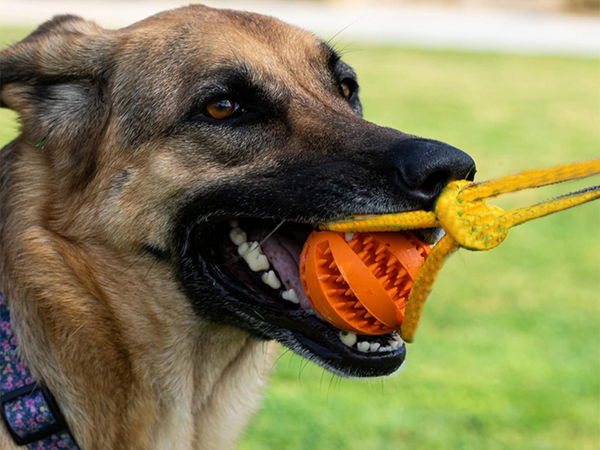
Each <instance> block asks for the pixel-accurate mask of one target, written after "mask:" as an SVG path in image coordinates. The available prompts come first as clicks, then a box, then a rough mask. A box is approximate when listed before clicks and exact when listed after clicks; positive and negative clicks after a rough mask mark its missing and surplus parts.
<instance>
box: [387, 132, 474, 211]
mask: <svg viewBox="0 0 600 450" xmlns="http://www.w3.org/2000/svg"><path fill="white" fill-rule="evenodd" d="M393 159H394V164H395V166H396V167H395V169H396V172H395V180H396V183H397V184H399V185H400V187H402V188H403V189H404V190H406V194H407V195H408V196H409V197H411V199H412V200H415V201H417V202H418V203H419V204H420V205H422V207H423V208H428V207H430V206H431V204H432V203H433V202H434V200H435V199H436V198H437V196H438V195H439V194H440V192H441V191H442V189H443V188H444V186H446V184H448V183H449V182H450V181H454V180H463V179H466V180H469V181H473V178H474V176H475V161H473V159H472V158H471V157H470V156H469V155H467V154H466V153H465V152H463V151H461V150H459V149H457V148H454V147H452V146H450V145H448V144H444V143H443V142H439V141H431V140H426V139H407V140H403V141H401V142H399V143H397V144H396V145H395V146H394V156H393Z"/></svg>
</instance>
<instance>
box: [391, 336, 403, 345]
mask: <svg viewBox="0 0 600 450" xmlns="http://www.w3.org/2000/svg"><path fill="white" fill-rule="evenodd" d="M393 338H394V340H395V341H398V342H399V343H400V344H404V341H403V340H402V338H401V337H400V336H398V335H397V334H395V335H394V336H393Z"/></svg>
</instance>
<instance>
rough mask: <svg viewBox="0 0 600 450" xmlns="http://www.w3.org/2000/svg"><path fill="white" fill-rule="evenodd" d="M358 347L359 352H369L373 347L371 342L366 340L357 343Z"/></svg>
mask: <svg viewBox="0 0 600 450" xmlns="http://www.w3.org/2000/svg"><path fill="white" fill-rule="evenodd" d="M356 348H357V349H358V351H359V352H363V353H367V352H368V351H369V349H370V348H371V344H369V343H368V342H366V341H363V342H359V343H358V344H356Z"/></svg>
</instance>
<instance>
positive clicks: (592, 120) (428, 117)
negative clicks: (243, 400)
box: [0, 28, 600, 450]
mask: <svg viewBox="0 0 600 450" xmlns="http://www.w3.org/2000/svg"><path fill="white" fill-rule="evenodd" d="M28 31H29V30H25V29H7V28H3V29H0V43H1V45H2V46H5V45H6V44H8V43H10V42H14V41H16V40H18V39H20V38H21V37H23V36H25V34H26V33H27V32H28ZM338 47H339V49H340V50H342V53H345V54H344V59H345V60H346V61H347V62H348V63H350V64H351V65H353V66H354V68H355V69H356V71H357V73H358V74H359V82H360V84H361V97H362V101H363V104H364V111H365V118H366V119H368V120H370V121H373V122H376V123H378V124H381V125H385V126H390V127H394V128H398V129H400V130H403V131H405V132H408V133H412V134H416V135H421V136H426V137H430V138H436V139H440V140H443V141H445V142H448V143H450V144H452V145H454V146H456V147H459V148H461V149H463V150H465V151H467V152H468V153H470V154H471V155H472V156H473V157H474V159H475V160H476V161H477V164H478V170H479V172H478V174H477V179H479V180H484V179H488V178H491V177H496V176H501V175H504V174H507V173H510V172H514V171H520V170H526V169H533V168H542V167H549V166H552V165H555V164H561V163H566V162H570V161H575V160H580V159H584V158H592V157H598V156H600V62H599V61H598V60H586V59H576V58H558V57H534V56H510V55H494V54H479V53H478V54H475V53H465V52H440V51H421V50H410V49H402V48H394V47H389V48H384V47H369V46H361V45H360V44H356V43H354V44H351V45H349V46H347V47H344V46H343V45H338ZM0 70H1V68H0ZM16 133H17V127H16V125H15V116H14V115H13V114H12V113H11V112H10V111H7V110H5V109H3V110H1V111H0V144H1V145H4V144H5V143H7V142H8V141H9V140H10V139H12V138H13V137H14V136H15V135H16ZM592 182H595V184H598V183H600V180H599V179H598V177H596V178H595V179H593V180H592V181H590V180H588V181H586V182H577V183H571V184H569V185H567V186H566V187H565V186H560V187H551V188H544V189H542V190H539V191H535V192H526V193H521V194H518V195H512V196H510V197H509V198H508V199H506V200H503V201H500V202H499V204H500V205H501V206H503V207H505V208H510V207H515V206H521V205H525V204H531V203H533V202H536V201H539V200H542V199H544V198H547V197H549V196H552V195H558V194H561V193H564V192H566V191H567V190H574V189H577V188H580V187H583V186H586V185H590V184H591V183H592ZM599 300H600V204H599V203H597V202H596V203H593V204H588V205H584V206H581V207H578V208H576V209H573V210H570V211H566V212H562V213H560V214H558V215H555V216H551V217H547V218H544V219H541V220H539V221H535V222H533V223H529V224H526V225H524V226H522V227H519V228H517V229H514V230H512V231H511V232H510V234H509V236H508V238H507V239H506V241H505V242H504V244H503V245H502V246H500V247H499V248H498V249H495V250H494V251H493V252H489V253H469V252H465V251H461V252H459V253H458V254H457V255H455V256H454V257H453V258H452V259H451V260H450V262H449V263H448V264H447V266H446V267H445V269H444V270H443V271H442V274H441V276H440V279H439V280H438V282H437V284H436V286H435V289H434V291H433V293H432V295H431V297H430V299H429V303H428V305H427V307H426V309H425V313H424V317H423V320H422V323H421V325H420V329H419V332H418V334H417V339H416V342H415V343H414V344H412V345H410V346H409V349H408V353H409V355H408V360H407V363H406V364H405V366H404V368H403V369H402V370H401V372H400V373H399V374H397V375H396V376H393V377H390V378H387V379H383V380H381V379H379V380H371V381H354V380H342V379H340V378H337V377H333V376H332V375H331V374H329V373H326V372H323V371H322V370H321V369H320V368H318V367H315V366H313V365H312V364H310V363H306V362H305V361H303V360H300V359H299V358H297V357H295V356H292V355H290V354H289V353H285V354H283V355H282V357H281V358H280V359H279V360H278V361H277V363H276V364H275V365H274V368H273V370H272V372H273V373H272V377H271V382H270V386H269V388H268V389H267V391H266V393H265V399H264V402H263V407H262V410H261V412H260V414H258V415H257V416H256V417H255V418H254V420H253V421H252V424H251V426H250V428H249V429H248V431H247V432H246V435H245V437H244V439H243V440H242V442H241V443H240V446H239V448H240V449H241V450H255V449H267V450H282V449H286V450H333V449H344V450H376V449H381V450H390V449H401V448H406V449H598V448H600V311H599V310H600V301H599ZM282 353H284V352H282Z"/></svg>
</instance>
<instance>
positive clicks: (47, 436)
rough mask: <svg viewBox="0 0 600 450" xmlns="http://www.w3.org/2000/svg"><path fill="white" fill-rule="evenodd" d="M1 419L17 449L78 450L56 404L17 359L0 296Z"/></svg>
mask: <svg viewBox="0 0 600 450" xmlns="http://www.w3.org/2000/svg"><path fill="white" fill-rule="evenodd" d="M0 346H1V347H2V348H1V354H2V356H1V358H2V359H1V360H0V406H1V408H2V409H1V411H0V415H1V416H2V419H3V420H4V424H5V425H6V427H7V429H8V432H9V433H10V435H11V436H12V438H13V439H14V441H15V443H16V444H17V445H26V446H27V448H28V449H29V450H79V447H77V444H76V443H75V440H74V439H73V437H72V436H71V433H70V432H69V429H68V427H67V424H66V422H65V420H64V418H63V416H62V414H61V413H60V410H59V408H58V405H57V404H56V400H54V397H52V394H51V393H50V392H49V391H48V390H47V389H46V387H45V386H43V385H41V384H39V383H38V382H37V381H36V380H35V378H34V377H33V376H32V375H31V373H30V372H29V369H28V368H27V367H26V366H25V364H23V363H22V362H21V361H19V359H18V357H17V338H16V336H14V335H13V332H12V329H11V326H10V314H9V311H8V305H7V304H6V303H5V301H4V297H3V296H2V293H0Z"/></svg>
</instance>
